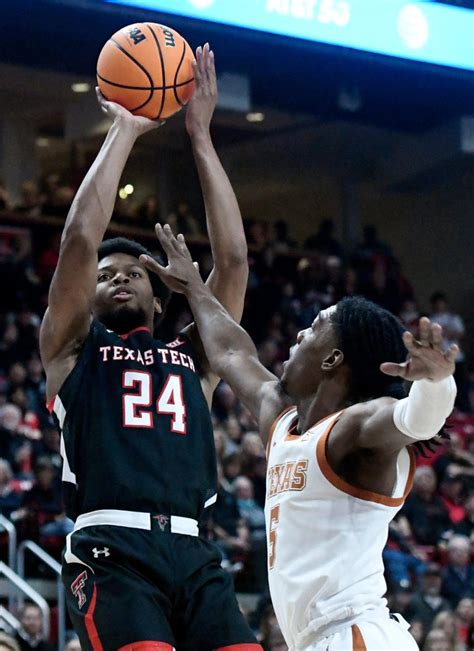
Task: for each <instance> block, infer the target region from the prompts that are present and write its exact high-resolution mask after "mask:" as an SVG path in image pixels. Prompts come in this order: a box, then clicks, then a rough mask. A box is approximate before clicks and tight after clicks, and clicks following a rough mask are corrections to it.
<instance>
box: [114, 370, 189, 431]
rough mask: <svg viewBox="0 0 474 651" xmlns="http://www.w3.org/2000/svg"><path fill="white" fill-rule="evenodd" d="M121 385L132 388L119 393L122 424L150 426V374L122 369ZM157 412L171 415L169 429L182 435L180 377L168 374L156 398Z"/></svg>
mask: <svg viewBox="0 0 474 651" xmlns="http://www.w3.org/2000/svg"><path fill="white" fill-rule="evenodd" d="M122 387H123V388H124V389H133V393H124V395H123V396H122V407H123V426H124V427H140V428H152V427H153V426H154V423H153V409H148V408H149V407H151V403H152V377H151V374H150V373H146V372H145V371H124V372H123V376H122ZM156 411H157V413H158V414H169V415H171V417H172V418H171V431H172V432H175V433H176V434H186V407H185V406H184V400H183V385H182V381H181V376H179V375H173V374H171V373H170V375H168V377H167V379H166V382H165V383H164V385H163V389H162V390H161V393H160V395H159V396H158V399H157V401H156Z"/></svg>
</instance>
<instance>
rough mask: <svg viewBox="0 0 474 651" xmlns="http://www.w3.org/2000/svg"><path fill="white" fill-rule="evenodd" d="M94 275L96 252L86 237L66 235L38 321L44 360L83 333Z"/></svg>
mask: <svg viewBox="0 0 474 651" xmlns="http://www.w3.org/2000/svg"><path fill="white" fill-rule="evenodd" d="M96 275H97V252H96V250H95V248H93V247H92V246H91V243H90V242H89V241H88V240H87V238H82V237H74V238H69V239H68V238H66V239H65V240H64V241H63V243H62V244H61V251H60V255H59V261H58V265H57V267H56V270H55V272H54V276H53V279H52V281H51V286H50V288H49V294H48V309H47V312H46V314H45V317H44V319H43V323H42V325H41V337H40V346H41V355H42V357H43V360H44V362H45V363H46V364H47V363H48V362H49V361H51V360H53V359H54V358H55V357H57V356H58V355H61V353H62V352H63V351H64V349H67V348H69V347H71V345H73V344H74V343H75V342H78V341H81V340H82V339H84V338H85V337H86V336H87V332H88V330H89V326H90V321H91V310H92V304H93V301H94V295H95V288H96Z"/></svg>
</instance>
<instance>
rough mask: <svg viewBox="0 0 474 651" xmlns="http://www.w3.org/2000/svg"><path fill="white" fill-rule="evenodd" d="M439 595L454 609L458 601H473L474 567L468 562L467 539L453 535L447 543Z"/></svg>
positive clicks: (468, 549) (468, 547)
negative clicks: (446, 560)
mask: <svg viewBox="0 0 474 651" xmlns="http://www.w3.org/2000/svg"><path fill="white" fill-rule="evenodd" d="M441 593H442V595H443V597H445V598H446V599H447V600H448V601H449V603H450V604H451V607H452V608H453V609H454V608H456V606H457V605H458V603H459V601H460V599H462V598H463V597H468V598H469V599H474V565H473V564H472V563H471V562H470V545H469V538H466V537H465V536H459V535H454V536H452V538H451V539H450V540H449V542H448V565H447V567H446V568H445V570H444V572H443V585H442V588H441Z"/></svg>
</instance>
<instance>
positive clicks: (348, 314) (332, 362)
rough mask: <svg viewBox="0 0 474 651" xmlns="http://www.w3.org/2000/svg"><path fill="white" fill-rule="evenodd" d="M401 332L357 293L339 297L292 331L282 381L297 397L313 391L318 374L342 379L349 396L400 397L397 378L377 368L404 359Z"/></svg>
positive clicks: (337, 380)
mask: <svg viewBox="0 0 474 651" xmlns="http://www.w3.org/2000/svg"><path fill="white" fill-rule="evenodd" d="M402 333H403V329H402V327H401V325H400V323H399V321H398V319H396V317H394V316H393V314H391V313H390V312H388V311H387V310H385V309H383V308H381V307H380V306H378V305H376V304H375V303H372V302H371V301H368V300H366V299H364V298H361V297H350V298H344V299H342V301H339V303H337V305H333V306H332V307H329V308H328V309H326V310H322V311H321V312H320V313H319V314H318V316H317V318H316V319H315V320H314V321H313V323H312V325H311V327H309V328H307V329H306V330H302V331H301V332H300V333H299V334H298V337H297V345H296V346H295V347H294V348H293V349H292V354H291V355H290V359H289V361H288V362H286V363H285V367H284V372H283V376H282V385H283V387H284V388H285V390H286V391H287V392H288V393H289V395H291V396H292V397H293V398H295V399H297V400H301V399H304V398H309V397H311V396H312V395H314V394H315V393H316V391H317V390H318V388H319V386H320V384H321V382H322V381H323V380H331V381H333V383H335V385H338V387H341V386H342V385H343V386H344V388H345V394H346V395H345V397H346V399H348V400H350V401H351V402H356V401H363V400H369V399H373V398H379V397H381V396H392V397H396V398H401V397H403V396H404V395H405V391H404V387H403V382H402V381H401V380H399V379H397V378H393V377H390V376H388V375H385V374H384V373H382V372H381V370H380V365H381V364H382V363H383V362H388V361H390V362H397V363H400V362H403V361H404V360H405V359H406V354H407V353H406V349H405V346H404V344H403V340H402ZM335 385H334V386H335Z"/></svg>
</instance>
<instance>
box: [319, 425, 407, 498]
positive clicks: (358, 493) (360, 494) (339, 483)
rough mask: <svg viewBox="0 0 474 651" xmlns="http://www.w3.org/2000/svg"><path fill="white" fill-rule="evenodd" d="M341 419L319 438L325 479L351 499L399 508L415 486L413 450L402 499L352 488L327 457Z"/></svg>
mask: <svg viewBox="0 0 474 651" xmlns="http://www.w3.org/2000/svg"><path fill="white" fill-rule="evenodd" d="M338 420H339V418H336V420H334V421H333V422H332V423H331V424H330V425H329V426H328V428H327V430H326V431H325V432H324V434H323V435H322V436H321V437H320V438H319V441H318V443H317V446H316V461H317V463H318V465H319V468H320V470H321V472H322V473H323V475H324V477H325V478H326V479H327V480H328V482H329V483H330V484H332V485H333V486H334V488H337V489H338V490H340V491H342V492H343V493H346V494H347V495H350V496H351V497H356V498H358V499H360V500H365V501H366V502H375V503H376V504H383V505H384V506H392V507H398V506H401V505H402V504H403V502H404V501H405V498H406V496H407V495H408V493H409V492H410V490H411V487H412V485H413V476H414V474H415V455H414V453H413V450H410V449H408V453H409V455H410V470H409V472H408V478H407V483H406V485H405V490H404V492H403V495H402V497H388V496H387V495H382V494H380V493H375V492H373V491H368V490H365V489H364V488H358V487H356V486H352V484H349V483H348V482H346V481H345V480H344V479H342V477H339V475H338V474H337V473H335V472H334V470H333V469H332V468H331V466H330V465H329V462H328V459H327V455H326V445H327V442H328V439H329V435H330V434H331V431H332V429H333V427H334V425H335V424H336V423H337V422H338Z"/></svg>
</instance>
